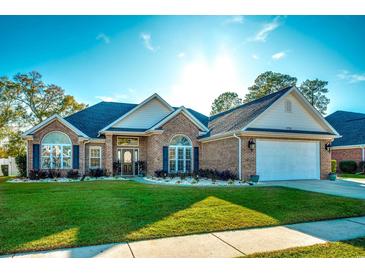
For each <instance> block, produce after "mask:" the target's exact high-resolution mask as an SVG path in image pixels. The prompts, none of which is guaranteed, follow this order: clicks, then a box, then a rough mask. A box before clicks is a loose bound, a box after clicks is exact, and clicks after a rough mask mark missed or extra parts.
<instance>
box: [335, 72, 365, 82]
mask: <svg viewBox="0 0 365 274" xmlns="http://www.w3.org/2000/svg"><path fill="white" fill-rule="evenodd" d="M337 77H338V78H340V79H342V80H346V81H348V82H349V83H358V82H363V81H365V73H360V74H359V73H351V72H349V71H348V70H341V71H340V72H339V73H338V74H337Z"/></svg>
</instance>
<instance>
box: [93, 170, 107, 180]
mask: <svg viewBox="0 0 365 274" xmlns="http://www.w3.org/2000/svg"><path fill="white" fill-rule="evenodd" d="M105 174H106V172H105V171H104V170H103V169H101V168H95V169H90V170H89V176H91V177H95V178H99V177H102V176H106V175H105Z"/></svg>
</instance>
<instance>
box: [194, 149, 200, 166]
mask: <svg viewBox="0 0 365 274" xmlns="http://www.w3.org/2000/svg"><path fill="white" fill-rule="evenodd" d="M198 170H199V147H194V171H198Z"/></svg>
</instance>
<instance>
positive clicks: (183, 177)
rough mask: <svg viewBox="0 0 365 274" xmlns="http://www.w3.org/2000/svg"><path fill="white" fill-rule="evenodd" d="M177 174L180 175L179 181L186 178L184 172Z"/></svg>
mask: <svg viewBox="0 0 365 274" xmlns="http://www.w3.org/2000/svg"><path fill="white" fill-rule="evenodd" d="M178 176H179V177H180V180H181V181H183V180H185V179H186V174H185V173H179V174H178Z"/></svg>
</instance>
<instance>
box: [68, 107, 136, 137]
mask: <svg viewBox="0 0 365 274" xmlns="http://www.w3.org/2000/svg"><path fill="white" fill-rule="evenodd" d="M136 106H137V104H125V103H111V102H100V103H98V104H96V105H93V106H91V107H88V108H86V109H84V110H81V111H79V112H76V113H74V114H72V115H70V116H68V117H66V118H65V120H66V121H67V122H69V123H71V124H72V125H73V126H75V127H76V128H78V129H79V130H81V131H82V132H83V133H85V134H86V135H87V136H89V137H91V138H96V137H97V136H98V132H99V130H101V129H103V128H104V127H106V126H107V125H109V124H110V123H112V122H113V121H115V120H117V119H118V118H119V117H121V116H122V115H123V114H125V113H127V112H128V111H130V110H131V109H133V108H134V107H136Z"/></svg>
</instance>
